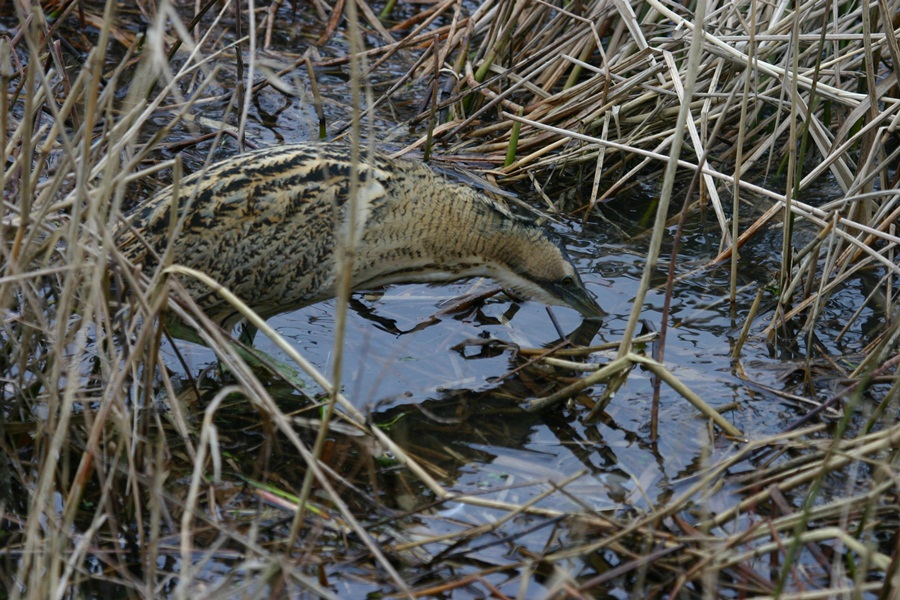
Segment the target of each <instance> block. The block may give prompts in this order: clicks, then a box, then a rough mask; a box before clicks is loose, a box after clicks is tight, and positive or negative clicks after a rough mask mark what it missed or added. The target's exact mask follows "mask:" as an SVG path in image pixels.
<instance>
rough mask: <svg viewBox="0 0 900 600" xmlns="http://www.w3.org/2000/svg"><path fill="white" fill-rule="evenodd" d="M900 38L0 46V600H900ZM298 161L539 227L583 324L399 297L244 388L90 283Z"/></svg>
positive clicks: (218, 362) (565, 28)
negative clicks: (397, 161)
mask: <svg viewBox="0 0 900 600" xmlns="http://www.w3.org/2000/svg"><path fill="white" fill-rule="evenodd" d="M898 14H900V13H898V6H896V5H894V4H891V3H888V2H880V3H873V4H868V3H857V2H855V1H845V0H835V1H833V2H824V1H822V0H810V1H808V2H799V3H788V2H783V1H778V2H771V3H761V2H757V1H754V0H750V1H742V2H737V3H707V2H705V1H704V0H699V1H698V2H696V3H695V4H691V5H688V6H685V5H679V4H664V3H660V2H658V1H657V0H647V1H642V2H631V3H626V2H605V1H602V0H581V1H574V2H561V1H558V0H548V1H544V0H534V1H516V2H507V1H502V0H484V1H483V2H462V1H461V0H422V1H416V2H412V1H410V2H405V1H403V0H401V1H399V2H396V3H394V2H387V3H380V2H376V3H368V2H362V1H354V0H334V1H333V2H326V1H325V0H293V1H292V0H285V1H280V2H279V1H273V2H271V3H266V4H263V3H260V4H259V5H257V4H256V3H254V2H252V1H251V2H234V1H229V0H226V1H213V0H211V1H201V2H188V1H183V0H173V1H169V0H156V1H155V2H154V1H149V0H135V1H134V2H115V1H113V0H109V1H107V2H101V1H99V0H83V1H82V0H44V1H43V2H40V3H37V2H34V3H32V2H24V1H19V0H14V1H13V2H11V3H5V4H3V6H2V8H0V81H2V89H3V92H4V93H3V95H2V96H0V148H2V149H3V155H2V157H3V164H2V166H0V178H2V185H0V189H2V193H3V220H2V242H0V253H2V257H3V262H2V269H3V270H2V273H0V310H2V314H3V319H2V325H0V345H2V352H0V377H2V383H3V387H2V390H3V391H2V396H0V401H2V404H0V443H2V446H3V456H2V462H0V524H2V527H0V582H2V585H0V588H2V589H5V590H6V595H5V596H3V597H12V598H20V597H21V598H25V597H27V598H50V597H53V598H57V597H59V598H67V597H100V596H113V597H135V598H137V597H147V598H159V597H173V598H185V597H194V598H200V597H226V596H227V597H247V598H250V597H282V596H289V597H293V596H304V595H309V596H322V597H360V596H363V595H365V594H372V595H375V594H378V595H390V596H399V597H410V596H439V595H441V596H447V597H450V596H453V597H470V596H471V597H484V596H489V595H492V596H495V597H522V598H525V597H553V598H561V597H606V596H616V597H640V596H646V597H648V598H669V597H672V598H674V597H690V598H693V597H708V598H719V597H722V598H726V597H781V598H822V597H836V596H840V595H843V596H847V597H858V598H862V597H865V598H882V599H888V598H893V597H896V595H897V594H898V589H900V566H898V565H900V535H898V530H900V517H898V515H900V506H898V481H900V479H898V458H897V454H898V449H900V425H898V423H897V415H898V401H900V380H898V378H897V366H898V362H900V355H898V351H897V347H898V339H900V326H898V320H900V314H898V305H897V301H896V295H897V292H896V288H897V284H898V282H900V265H898V259H897V253H898V248H897V244H898V242H900V238H898V231H897V218H898V215H900V192H898V180H900V171H898V169H897V165H898V157H900V144H898V143H897V140H898V137H897V132H896V123H897V122H898V119H900V82H898V79H897V67H896V65H897V64H900V45H898V36H897V34H896V32H895V23H898V19H897V15H898ZM319 138H327V139H343V140H346V142H347V143H348V144H352V143H355V144H377V145H378V147H379V148H381V149H382V150H383V151H385V152H389V153H395V154H397V155H401V154H402V155H408V156H411V157H414V158H417V159H419V160H427V161H428V162H429V163H430V164H431V165H432V166H433V167H434V168H436V169H439V170H442V171H446V172H452V173H455V174H456V176H459V177H466V178H467V180H469V181H470V182H471V183H472V185H479V186H481V187H483V188H485V189H487V190H489V191H492V192H493V193H497V194H498V197H503V198H506V201H507V202H508V203H509V204H510V206H511V207H513V208H514V209H515V210H516V211H518V212H521V213H522V214H525V215H528V216H530V217H531V218H534V219H538V220H542V221H543V222H544V223H545V224H546V226H547V227H550V228H552V229H553V230H554V231H555V232H556V233H557V234H559V235H560V237H561V238H562V239H563V241H564V243H565V244H566V246H567V247H568V249H569V253H570V254H571V255H572V257H573V259H574V260H575V262H576V263H577V264H578V265H579V267H580V268H581V270H582V273H583V278H584V279H585V281H586V283H587V284H588V287H590V288H591V289H592V291H593V292H595V293H596V294H597V296H598V298H599V300H600V303H601V304H602V305H603V306H604V308H605V309H606V310H607V311H608V312H609V313H610V316H609V318H608V319H607V321H605V322H604V323H603V326H602V327H600V328H598V327H597V326H593V328H592V327H591V326H590V325H589V324H584V323H582V322H581V319H580V318H579V317H578V316H577V315H576V314H574V313H573V312H571V311H564V310H561V311H559V312H558V313H556V314H555V317H554V318H553V319H551V318H548V316H547V315H546V314H545V313H544V311H543V308H542V307H540V306H538V305H535V304H534V303H526V304H519V303H517V302H515V301H514V300H513V299H510V298H508V297H506V296H504V295H503V294H502V293H500V294H498V293H496V292H497V291H496V290H489V289H486V288H487V287H488V286H486V285H485V284H483V283H480V282H468V283H463V284H455V285H452V286H444V287H441V288H428V287H424V286H395V287H390V288H388V289H387V290H382V291H378V290H375V291H373V292H372V293H366V294H358V295H355V296H354V297H353V298H351V299H350V301H349V303H345V302H342V301H341V302H328V303H324V304H321V305H316V306H312V307H308V308H306V309H303V310H301V311H298V312H296V313H292V314H289V315H284V316H281V317H276V318H273V319H271V320H270V321H269V322H268V324H267V326H266V327H263V328H262V330H261V334H260V335H259V336H257V341H256V344H255V347H254V348H250V349H247V348H241V347H240V346H239V343H238V341H239V340H237V339H233V338H237V335H238V333H239V332H238V331H223V330H221V329H220V328H219V327H217V325H216V324H215V323H213V322H211V321H210V320H209V319H207V318H206V317H205V315H204V314H203V312H202V311H201V310H199V308H198V307H197V306H196V305H195V304H194V303H193V301H192V299H191V298H190V296H189V295H187V294H186V293H185V292H184V289H183V287H182V286H181V285H180V284H179V281H180V278H182V277H190V276H192V275H191V274H189V273H185V272H184V271H183V270H180V269H179V266H178V265H166V267H165V268H160V269H158V270H156V271H154V272H152V273H141V272H139V271H137V270H136V269H134V268H133V265H130V264H129V263H128V261H127V260H125V259H124V258H123V256H122V255H121V253H120V252H118V250H117V247H116V237H115V236H116V233H115V232H116V230H117V228H120V227H121V226H122V223H123V215H124V214H126V213H127V211H128V210H130V209H131V208H133V207H134V206H136V205H139V204H140V202H141V201H142V200H146V199H147V198H149V197H151V196H152V195H153V194H154V192H155V191H158V190H159V189H161V188H162V187H164V186H165V185H168V184H169V183H171V182H172V181H178V180H179V179H180V178H181V177H183V176H184V175H186V174H187V173H190V172H194V171H196V170H197V169H199V168H202V166H203V165H204V164H207V163H208V162H210V161H214V160H217V159H220V158H224V157H227V156H232V155H234V154H237V153H239V152H242V151H244V150H246V149H249V148H254V147H262V146H271V145H276V144H279V143H284V142H290V141H300V140H313V139H319ZM172 314H175V315H177V316H178V318H179V319H180V320H181V321H182V322H183V323H187V324H189V325H191V326H192V327H193V328H194V330H195V331H196V332H197V333H198V334H199V335H200V337H201V338H202V339H203V340H204V344H202V345H198V344H193V343H188V342H185V341H182V340H179V339H176V338H175V337H174V336H173V335H172V331H171V330H170V328H169V327H168V326H167V324H169V323H171V322H172V320H171V318H170V317H169V316H168V315H172ZM252 352H261V353H264V354H260V355H259V356H257V357H255V358H249V356H250V354H251V353H252ZM2 595H3V594H0V596H2Z"/></svg>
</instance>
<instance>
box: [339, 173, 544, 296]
mask: <svg viewBox="0 0 900 600" xmlns="http://www.w3.org/2000/svg"><path fill="white" fill-rule="evenodd" d="M422 178H423V179H424V180H425V181H424V183H425V184H427V185H423V182H422V181H419V182H416V183H417V185H416V190H417V193H409V192H407V191H406V190H402V189H400V190H397V189H393V190H391V189H385V188H384V186H383V184H382V183H381V182H377V181H372V182H371V183H369V184H368V185H367V188H368V189H362V190H361V193H360V194H359V195H358V196H357V202H356V211H355V222H354V223H353V224H352V226H348V229H345V231H348V230H349V228H350V227H352V230H353V231H354V232H355V235H354V236H353V239H352V242H353V244H354V247H353V249H352V250H351V253H352V254H353V258H354V261H353V262H354V265H355V266H354V269H353V278H352V279H353V283H352V285H353V287H354V289H360V288H366V287H377V286H381V285H386V284H390V283H396V282H400V281H404V282H429V283H430V282H443V281H451V280H455V279H460V278H463V277H477V276H490V277H497V275H498V269H499V270H501V271H502V270H503V266H502V265H504V264H508V263H509V261H510V260H514V259H515V257H516V256H517V255H518V256H521V253H522V252H527V248H522V247H521V246H522V244H523V243H525V242H526V240H525V239H523V236H522V235H521V232H519V231H516V230H515V228H516V227H518V226H519V224H518V223H517V222H511V221H510V219H509V218H508V216H507V215H505V214H504V213H502V212H500V211H499V209H498V208H496V207H495V205H494V204H493V203H492V202H491V201H490V200H488V199H487V198H485V197H484V196H482V195H481V194H480V193H479V192H476V191H474V190H472V189H470V188H468V187H465V186H461V185H456V184H454V183H451V182H448V181H446V180H445V179H443V178H439V177H435V176H434V175H433V174H432V173H430V172H423V174H422ZM409 179H410V178H409V177H407V178H404V180H403V182H402V183H404V184H407V183H409ZM388 194H390V197H391V198H392V200H391V201H390V202H383V201H382V199H383V198H386V197H387V195H388ZM398 198H402V199H403V200H402V201H397V199H398ZM346 215H349V213H347V214H346ZM346 215H345V220H349V219H348V218H347V216H346ZM345 239H346V238H345Z"/></svg>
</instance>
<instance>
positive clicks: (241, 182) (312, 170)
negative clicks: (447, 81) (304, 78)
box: [118, 143, 604, 325]
mask: <svg viewBox="0 0 900 600" xmlns="http://www.w3.org/2000/svg"><path fill="white" fill-rule="evenodd" d="M358 172H359V175H358V177H359V180H360V193H359V195H358V200H357V215H356V217H357V218H356V224H357V225H356V231H355V232H354V239H355V243H356V257H355V262H354V268H353V274H352V288H353V289H354V290H358V289H366V288H373V287H377V286H381V285H386V284H390V283H401V282H409V283H412V282H441V281H452V280H456V279H460V278H464V277H473V276H487V277H491V278H493V279H495V280H497V281H499V282H500V283H501V284H502V285H504V286H507V287H509V288H511V289H513V290H514V291H516V292H517V293H519V294H522V295H523V296H526V297H531V298H535V299H537V300H540V301H542V302H545V303H549V304H567V305H569V306H571V307H573V308H575V309H576V310H578V311H580V312H581V313H582V314H583V315H585V316H586V317H601V316H603V314H604V313H603V310H602V309H601V308H600V307H599V306H598V305H597V303H596V301H595V300H594V299H593V298H592V297H591V296H590V295H589V293H588V292H587V291H586V290H585V288H584V284H583V283H582V282H581V279H580V278H579V276H578V274H577V272H576V271H575V268H574V267H573V266H572V263H571V262H570V260H569V259H568V257H567V256H566V254H565V251H564V250H563V249H562V248H561V247H560V246H559V245H558V244H557V243H556V242H554V241H553V240H552V239H550V238H549V237H548V235H547V234H546V232H545V231H544V230H543V229H541V228H539V227H536V226H534V225H532V224H529V223H527V222H526V221H523V220H522V219H519V218H518V217H515V216H514V215H512V214H511V213H510V212H508V211H507V210H506V209H505V208H504V207H502V206H501V205H500V204H498V203H497V202H495V201H493V200H491V199H490V198H488V197H487V196H485V195H484V194H482V193H480V192H477V191H475V190H473V189H471V188H469V187H467V186H465V185H463V184H461V183H457V182H455V181H452V180H450V179H447V178H445V177H443V176H441V175H438V174H436V173H435V172H434V171H432V170H431V169H429V168H428V167H426V166H424V165H422V164H419V163H415V162H411V161H406V160H394V159H390V158H387V157H385V156H383V155H380V154H376V155H375V156H365V153H364V157H363V158H362V159H361V160H360V163H359V165H358ZM350 177H351V163H350V152H349V148H347V147H346V146H344V145H341V144H335V143H331V144H313V143H302V144H294V145H286V146H278V147H274V148H268V149H263V150H257V151H253V152H248V153H246V154H243V155H240V156H237V157H234V158H230V159H227V160H224V161H222V162H220V163H217V164H214V165H212V166H211V167H209V168H208V169H206V170H203V171H201V172H198V173H195V174H193V175H191V176H190V177H187V178H185V179H184V180H183V181H182V182H181V184H180V185H179V186H178V198H177V200H173V198H172V194H173V190H172V188H167V189H166V190H163V191H162V192H161V193H159V194H158V195H157V196H155V197H154V198H152V199H150V200H149V201H147V202H146V203H145V204H143V205H141V206H139V207H137V208H136V209H135V210H134V211H133V212H132V214H131V215H130V217H129V225H128V226H126V227H123V228H122V231H121V232H120V235H119V238H118V239H119V241H118V244H119V248H120V249H121V250H122V252H123V253H124V255H125V256H126V257H127V258H129V259H130V260H131V261H132V262H134V263H135V264H138V265H141V266H142V267H143V268H144V269H148V268H150V267H152V266H154V265H155V264H156V263H157V256H159V255H161V254H162V253H163V252H164V251H165V249H166V247H167V245H168V244H169V242H170V240H169V239H168V236H169V231H170V225H171V214H170V211H171V210H173V208H175V209H176V210H178V215H177V217H178V218H180V219H183V225H182V227H181V229H180V232H179V233H178V234H177V236H176V237H175V239H174V240H173V241H172V243H173V244H174V247H173V249H172V252H173V254H172V262H173V263H175V264H181V265H184V266H188V267H192V268H194V269H196V270H199V271H203V272H205V273H206V274H207V275H209V276H211V277H212V278H214V279H215V280H216V281H218V282H219V283H221V284H222V285H224V286H225V287H227V288H229V289H230V290H231V291H232V292H234V293H235V294H236V295H237V296H238V297H240V298H241V299H242V300H244V301H245V302H246V303H247V304H249V305H250V306H251V307H252V308H253V309H254V310H256V311H257V312H258V313H259V314H260V315H261V316H263V317H269V316H272V315H275V314H278V313H281V312H285V311H287V310H291V309H295V308H299V307H301V306H306V305H308V304H312V303H315V302H319V301H321V300H325V299H327V298H330V297H333V296H334V295H335V285H336V281H337V274H336V257H335V246H336V244H337V225H339V224H340V225H341V226H342V227H346V226H347V223H348V219H347V217H348V214H347V211H346V210H345V208H346V206H347V199H348V195H349V188H350ZM184 213H186V214H184ZM183 283H184V285H185V286H186V287H187V289H188V291H189V292H190V293H191V295H192V296H193V297H194V298H196V299H197V300H198V302H199V304H200V306H202V307H203V308H204V309H205V310H206V311H207V313H208V314H209V315H210V316H211V317H212V318H213V319H215V320H216V321H218V322H221V323H223V324H225V325H230V324H232V323H233V322H234V321H235V320H236V319H237V315H236V314H235V313H234V310H233V308H232V307H231V306H230V305H229V304H227V303H226V302H225V301H223V300H222V299H221V298H220V297H219V296H218V295H217V294H216V293H215V292H214V291H212V290H210V289H209V288H207V287H206V286H204V285H203V284H201V283H199V282H197V281H194V280H188V279H187V278H185V279H184V280H183Z"/></svg>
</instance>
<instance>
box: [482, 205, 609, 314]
mask: <svg viewBox="0 0 900 600" xmlns="http://www.w3.org/2000/svg"><path fill="white" fill-rule="evenodd" d="M495 239H496V240H497V242H498V243H499V245H500V247H502V248H503V249H504V252H502V253H500V254H499V258H500V260H498V261H496V262H495V264H494V265H492V267H491V269H492V270H493V273H492V276H493V277H494V278H495V279H496V280H497V281H499V282H500V283H501V284H502V285H504V286H506V287H508V288H510V289H511V290H513V291H514V292H516V293H517V294H520V295H522V296H525V297H528V298H533V299H535V300H538V301H540V302H543V303H545V304H557V305H562V306H569V307H571V308H574V309H575V310H577V311H578V312H580V313H581V314H582V315H583V316H584V317H585V318H588V319H601V318H603V317H605V316H606V312H605V311H604V310H603V309H602V308H600V305H599V304H597V301H596V300H595V299H594V297H593V296H592V295H591V293H590V292H589V291H588V290H587V288H585V286H584V282H583V281H582V280H581V277H580V276H579V275H578V271H576V270H575V265H573V264H572V260H571V259H570V258H569V255H568V254H567V253H566V251H565V249H564V248H563V247H562V246H561V245H560V244H559V243H558V242H557V241H556V240H555V239H553V238H552V237H551V236H550V235H549V234H548V233H547V232H546V231H544V229H542V228H540V227H537V226H534V225H531V224H528V223H524V222H520V221H516V222H512V223H510V225H509V226H508V227H506V228H505V231H504V232H503V234H501V235H499V236H497V238H495Z"/></svg>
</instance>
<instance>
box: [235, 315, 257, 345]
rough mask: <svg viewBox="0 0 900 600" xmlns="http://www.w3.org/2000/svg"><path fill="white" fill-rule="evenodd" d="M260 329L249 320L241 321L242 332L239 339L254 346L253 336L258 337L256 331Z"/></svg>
mask: <svg viewBox="0 0 900 600" xmlns="http://www.w3.org/2000/svg"><path fill="white" fill-rule="evenodd" d="M257 331H259V328H258V327H256V325H254V324H252V323H248V322H247V321H242V322H241V334H240V335H239V336H238V340H239V341H240V342H241V343H242V344H244V345H245V346H249V347H251V348H252V347H253V338H255V337H256V332H257Z"/></svg>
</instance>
